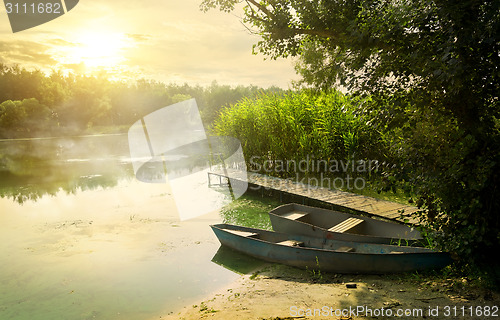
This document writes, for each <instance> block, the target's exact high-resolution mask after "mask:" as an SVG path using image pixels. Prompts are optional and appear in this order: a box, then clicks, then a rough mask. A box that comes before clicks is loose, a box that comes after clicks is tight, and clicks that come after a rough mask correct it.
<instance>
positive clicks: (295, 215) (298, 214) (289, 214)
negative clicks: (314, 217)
mask: <svg viewBox="0 0 500 320" xmlns="http://www.w3.org/2000/svg"><path fill="white" fill-rule="evenodd" d="M307 214H308V213H307V212H302V211H290V212H287V213H285V214H283V215H282V217H284V218H287V219H290V220H298V219H300V218H303V217H305V216H307Z"/></svg>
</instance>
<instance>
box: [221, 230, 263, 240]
mask: <svg viewBox="0 0 500 320" xmlns="http://www.w3.org/2000/svg"><path fill="white" fill-rule="evenodd" d="M226 231H227V232H231V233H232V234H236V235H238V236H242V237H248V238H258V237H259V234H258V233H255V232H247V231H239V230H228V229H226Z"/></svg>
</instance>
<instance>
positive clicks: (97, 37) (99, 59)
mask: <svg viewBox="0 0 500 320" xmlns="http://www.w3.org/2000/svg"><path fill="white" fill-rule="evenodd" d="M127 46H128V43H127V39H126V37H125V36H124V35H123V34H120V33H105V32H104V33H103V32H101V33H99V32H93V33H84V34H81V35H79V36H77V37H76V39H75V40H74V46H73V47H72V48H70V50H69V52H68V54H67V56H66V60H67V61H68V62H69V63H74V64H79V63H83V64H84V65H85V67H86V68H87V69H97V68H103V67H113V66H116V65H118V64H120V63H121V62H123V61H124V60H125V57H124V49H125V48H126V47H127Z"/></svg>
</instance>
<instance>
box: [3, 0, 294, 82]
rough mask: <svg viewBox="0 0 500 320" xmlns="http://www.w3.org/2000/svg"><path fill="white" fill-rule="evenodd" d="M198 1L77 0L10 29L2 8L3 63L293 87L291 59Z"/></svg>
mask: <svg viewBox="0 0 500 320" xmlns="http://www.w3.org/2000/svg"><path fill="white" fill-rule="evenodd" d="M200 3H201V0H157V1H142V2H140V1H132V0H107V1H102V0H80V2H79V3H78V5H77V6H76V7H75V8H74V9H72V10H71V11H69V12H67V13H66V14H65V15H63V16H61V17H59V18H57V19H55V20H52V21H49V22H47V23H45V24H42V25H39V26H37V27H34V28H31V29H28V30H24V31H21V32H17V33H12V30H11V27H10V24H9V18H8V16H7V13H6V10H5V8H4V7H2V11H1V12H0V62H2V63H5V64H9V65H10V64H19V65H20V66H23V67H27V68H37V69H40V70H43V71H46V72H50V71H51V70H62V71H63V72H76V73H87V74H92V73H94V74H95V73H97V72H98V71H99V70H105V71H106V72H107V73H108V74H109V75H110V77H111V78H113V79H116V80H132V81H133V80H135V79H141V78H146V79H154V80H158V81H162V82H164V83H177V84H183V83H187V84H189V85H208V84H210V83H212V82H213V81H214V80H215V81H217V83H219V84H229V85H233V86H236V85H244V86H246V85H257V86H260V87H264V88H266V87H269V86H272V85H275V86H279V87H282V88H285V89H286V88H288V87H290V84H291V81H292V80H297V79H298V76H297V75H296V74H295V71H294V68H293V61H292V60H289V59H278V60H271V59H266V57H265V56H264V55H262V54H258V55H253V54H252V45H253V44H255V43H257V42H258V41H259V36H258V35H254V34H251V33H250V32H249V31H248V30H247V29H246V28H245V26H243V24H242V22H241V17H240V16H238V15H239V14H240V13H241V11H239V10H237V11H235V12H233V13H223V12H220V11H219V10H217V9H215V10H210V11H208V12H207V13H204V12H202V11H201V10H200V9H199V5H200Z"/></svg>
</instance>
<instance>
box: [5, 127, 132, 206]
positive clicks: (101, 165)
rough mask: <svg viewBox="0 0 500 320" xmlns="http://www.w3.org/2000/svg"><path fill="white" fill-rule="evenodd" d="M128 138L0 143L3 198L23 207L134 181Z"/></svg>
mask: <svg viewBox="0 0 500 320" xmlns="http://www.w3.org/2000/svg"><path fill="white" fill-rule="evenodd" d="M127 153H128V145H127V141H126V136H125V135H110V136H107V135H102V136H87V137H75V138H52V139H22V140H2V141H0V196H1V197H8V198H12V199H13V200H14V201H16V202H18V203H20V204H22V203H24V202H25V201H28V200H32V201H36V200H38V199H40V198H41V197H42V196H44V195H53V196H54V195H55V194H56V193H57V192H58V191H59V190H64V191H65V192H67V193H75V192H76V191H77V190H93V189H96V188H98V187H104V188H107V187H114V186H116V185H117V182H118V180H120V179H123V178H132V177H133V172H132V169H131V165H130V161H128V156H127Z"/></svg>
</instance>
